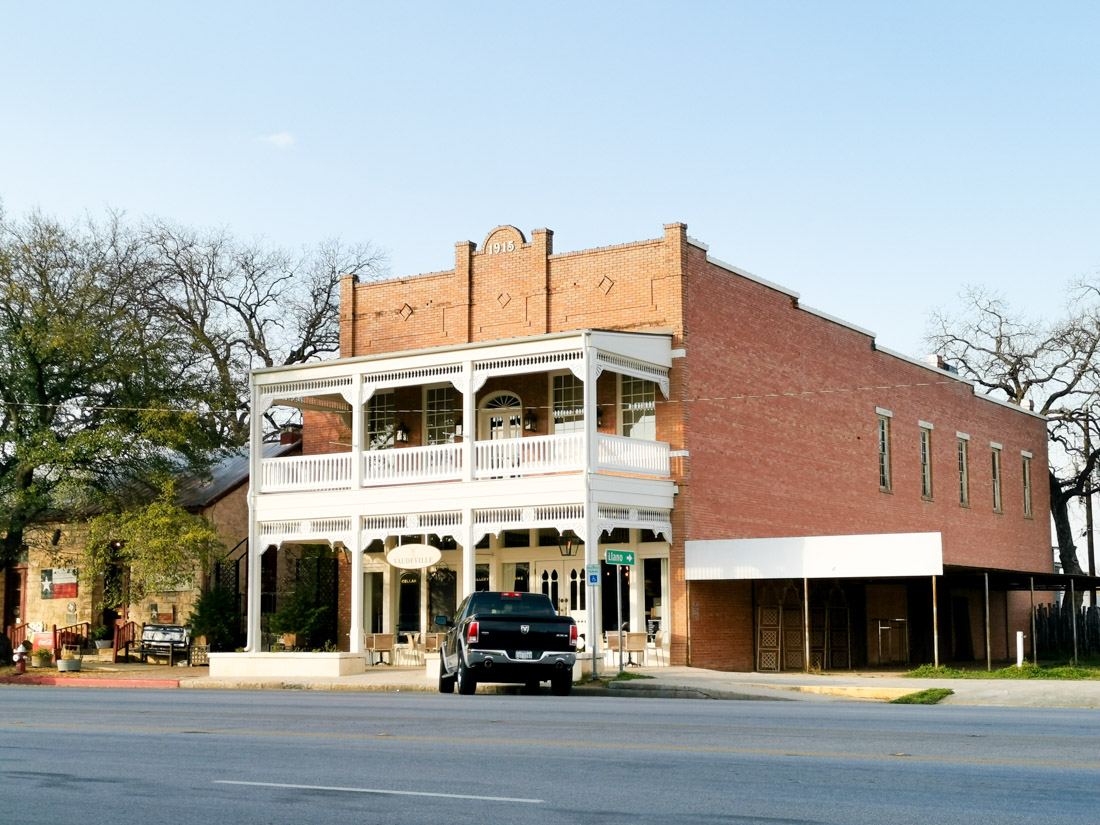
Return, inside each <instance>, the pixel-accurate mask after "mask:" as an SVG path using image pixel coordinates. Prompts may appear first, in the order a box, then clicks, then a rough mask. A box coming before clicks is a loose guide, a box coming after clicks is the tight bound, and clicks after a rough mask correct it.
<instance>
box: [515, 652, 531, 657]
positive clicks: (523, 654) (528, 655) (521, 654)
mask: <svg viewBox="0 0 1100 825" xmlns="http://www.w3.org/2000/svg"><path fill="white" fill-rule="evenodd" d="M516 658H517V659H530V658H531V651H530V650H517V651H516Z"/></svg>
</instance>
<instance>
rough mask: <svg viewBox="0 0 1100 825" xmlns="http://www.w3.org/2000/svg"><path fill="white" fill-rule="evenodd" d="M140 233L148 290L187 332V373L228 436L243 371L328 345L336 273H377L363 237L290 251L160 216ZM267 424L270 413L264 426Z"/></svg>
mask: <svg viewBox="0 0 1100 825" xmlns="http://www.w3.org/2000/svg"><path fill="white" fill-rule="evenodd" d="M143 236H144V238H145V240H146V243H147V244H148V245H149V247H150V249H151V250H152V257H153V259H154V260H155V261H156V266H157V273H158V277H157V279H156V281H155V284H156V285H155V288H154V289H153V291H152V296H153V298H154V300H155V301H156V303H157V304H158V306H159V311H160V312H161V313H162V314H164V315H166V316H171V317H172V318H174V319H175V321H176V323H178V324H179V325H180V326H181V327H182V328H183V329H184V330H186V331H187V333H188V334H189V335H190V336H191V338H192V339H193V341H194V344H195V346H196V348H197V349H198V351H199V353H200V357H199V358H197V359H196V363H195V375H194V376H193V377H194V379H195V380H197V381H199V382H201V383H203V384H204V385H205V386H207V387H208V389H209V392H210V393H211V395H212V396H214V397H216V398H218V399H219V404H220V406H221V410H220V411H219V413H218V415H217V416H216V418H217V419H218V424H219V427H220V431H221V432H222V434H223V435H224V436H225V438H226V439H227V440H228V441H230V442H231V443H236V444H243V443H245V442H246V441H247V439H248V413H249V398H248V372H249V370H252V369H258V368H263V367H274V366H285V365H289V364H301V363H305V362H307V361H314V360H318V359H322V358H325V357H326V356H331V355H334V354H335V353H337V352H338V351H339V346H340V276H341V275H345V274H351V275H356V276H358V277H359V278H360V279H361V280H373V279H376V278H379V277H383V276H384V275H385V274H386V256H385V254H384V253H383V252H381V251H379V250H378V249H376V248H375V247H373V246H371V245H370V244H367V243H363V244H355V245H351V246H348V245H344V244H342V243H341V242H340V241H337V240H328V241H324V242H322V243H320V244H318V245H317V246H316V247H314V248H312V249H306V250H303V251H302V252H301V253H299V254H296V255H295V254H292V253H290V252H288V251H286V250H283V249H279V248H277V247H273V246H269V245H267V244H264V243H262V242H258V241H257V242H252V243H242V242H240V241H238V240H236V239H235V238H233V237H232V236H231V235H229V234H228V233H227V232H225V231H224V230H222V231H210V232H201V231H198V230H195V229H191V228H187V227H180V226H176V225H173V224H170V223H167V222H165V221H160V220H150V221H147V222H146V224H145V226H144V228H143ZM227 412H228V413H229V414H227ZM276 426H277V422H276V421H275V420H274V419H273V418H270V417H269V419H268V421H267V430H268V431H269V433H271V432H274V430H275V429H276Z"/></svg>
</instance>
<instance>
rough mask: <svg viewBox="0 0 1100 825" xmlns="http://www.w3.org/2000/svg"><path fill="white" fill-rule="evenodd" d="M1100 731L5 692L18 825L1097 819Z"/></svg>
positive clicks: (373, 700) (207, 695)
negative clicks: (71, 823) (75, 824)
mask: <svg viewBox="0 0 1100 825" xmlns="http://www.w3.org/2000/svg"><path fill="white" fill-rule="evenodd" d="M1098 735H1100V714H1098V713H1097V711H1095V710H1061V709H1026V710H1023V709H999V708H963V707H944V706H939V707H935V706H933V707H922V706H895V705H879V704H875V705H869V704H858V703H851V704H848V703H830V704H824V705H823V704H816V703H810V704H801V703H797V704H796V703H786V702H775V703H772V702H714V701H709V702H708V701H700V700H671V699H632V698H608V697H581V696H572V697H567V698H557V697H552V696H549V695H545V694H544V695H540V696H495V695H478V696H457V695H453V696H439V695H431V694H404V693H322V692H295V691H257V692H247V691H179V690H172V691H165V690H162V691H152V690H148V691H147V690H108V689H104V690H97V691H89V690H79V689H66V688H27V687H19V688H4V689H0V779H2V781H0V786H2V787H3V789H4V793H3V796H4V799H5V802H4V810H3V812H0V823H50V825H56V823H60V822H65V821H70V820H75V821H79V822H82V823H91V824H92V825H96V823H112V825H113V824H114V823H133V822H141V823H155V822H166V823H179V824H180V825H187V823H203V825H214V823H232V824H233V825H251V823H401V824H402V825H404V824H405V823H432V825H438V824H439V823H443V822H446V823H513V822H514V823H555V824H556V825H560V823H651V822H652V823H656V822H669V823H675V824H676V825H680V824H681V823H756V822H760V823H875V824H876V825H889V823H937V825H939V823H967V825H975V823H985V822H990V823H994V822H995V823H998V825H1005V823H1059V825H1062V824H1063V823H1076V822H1082V823H1083V822H1089V823H1092V822H1094V821H1095V818H1096V815H1097V811H1098V810H1100V790H1098V788H1100V748H1098V747H1097V744H1098V743H1100V736H1098ZM16 800H17V801H16Z"/></svg>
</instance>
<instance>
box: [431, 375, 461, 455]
mask: <svg viewBox="0 0 1100 825" xmlns="http://www.w3.org/2000/svg"><path fill="white" fill-rule="evenodd" d="M425 413H426V418H427V431H428V443H429V444H451V443H453V442H454V440H455V416H456V415H457V413H458V411H457V410H456V409H455V389H454V387H429V388H428V390H427V393H426V398H425Z"/></svg>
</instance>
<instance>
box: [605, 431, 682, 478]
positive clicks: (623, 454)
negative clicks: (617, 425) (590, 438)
mask: <svg viewBox="0 0 1100 825" xmlns="http://www.w3.org/2000/svg"><path fill="white" fill-rule="evenodd" d="M598 445H599V457H598V459H597V460H598V465H597V468H598V469H600V470H610V471H611V472H615V473H633V474H635V475H643V476H660V477H661V478H668V477H669V475H670V472H669V456H668V444H666V443H665V442H663V441H642V440H641V439H639V438H625V437H623V436H621V435H607V434H606V433H600V436H599V440H598Z"/></svg>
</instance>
